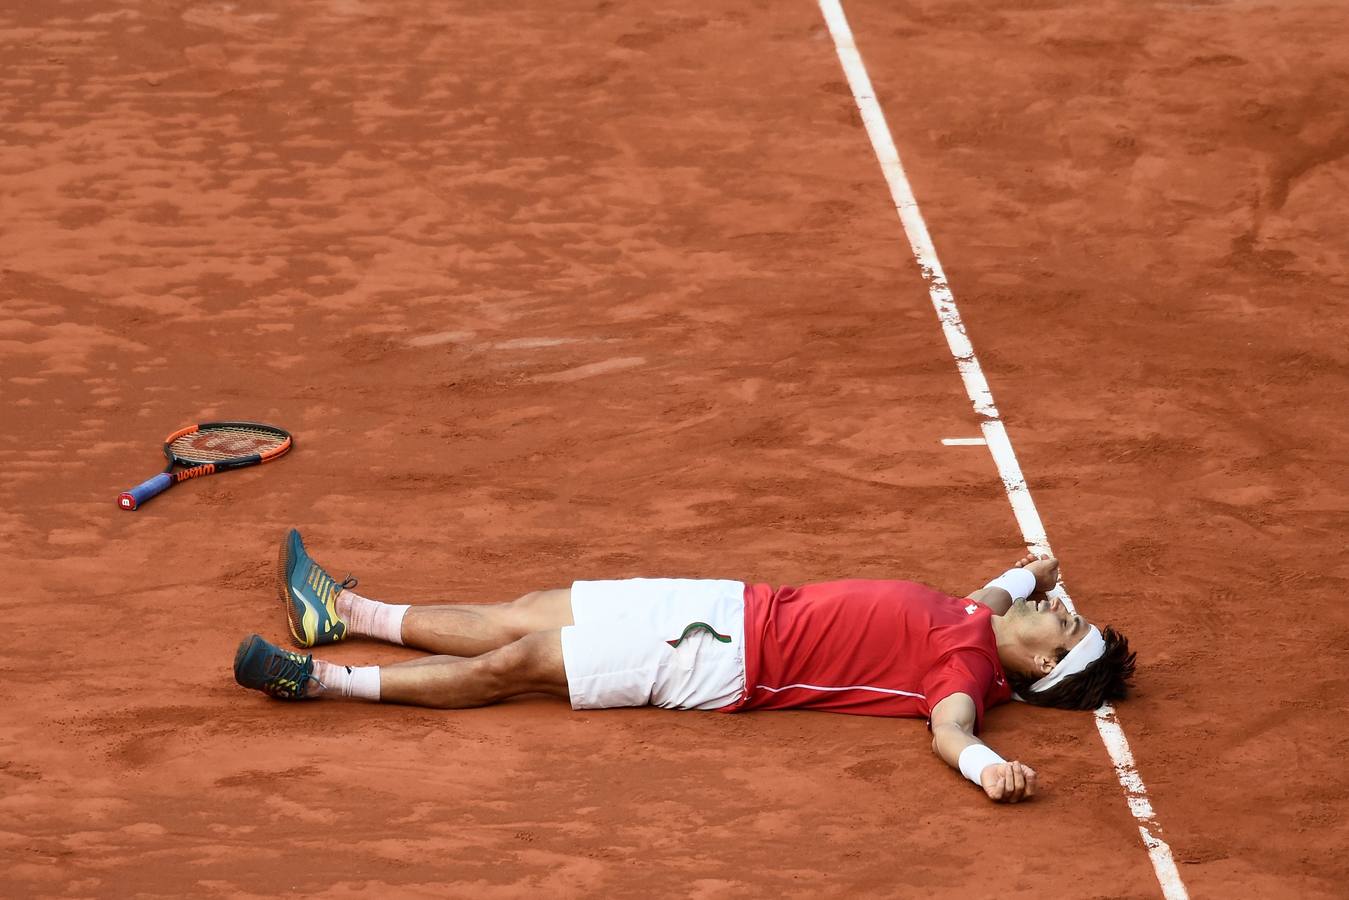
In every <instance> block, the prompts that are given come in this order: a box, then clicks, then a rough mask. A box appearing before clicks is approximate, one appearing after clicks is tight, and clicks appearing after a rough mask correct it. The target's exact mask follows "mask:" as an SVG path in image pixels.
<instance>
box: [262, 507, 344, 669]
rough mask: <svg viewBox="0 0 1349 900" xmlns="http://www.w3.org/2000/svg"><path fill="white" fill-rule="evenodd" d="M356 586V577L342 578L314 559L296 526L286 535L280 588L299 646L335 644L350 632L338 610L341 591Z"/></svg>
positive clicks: (280, 559) (279, 562)
mask: <svg viewBox="0 0 1349 900" xmlns="http://www.w3.org/2000/svg"><path fill="white" fill-rule="evenodd" d="M355 586H356V579H355V578H351V577H348V578H347V579H346V580H344V581H338V580H336V579H335V578H333V577H332V576H331V575H329V574H328V573H327V572H325V571H323V567H322V566H320V565H319V564H318V563H316V562H314V561H313V560H312V559H310V558H309V554H308V553H307V552H305V549H304V541H302V540H300V532H298V531H296V530H295V529H294V528H292V529H291V530H290V533H289V534H287V535H286V536H285V538H284V539H282V541H281V553H280V556H279V557H278V558H277V561H276V590H277V594H278V596H280V598H281V605H282V606H283V607H285V609H286V621H287V622H289V623H290V634H291V637H293V638H294V639H295V643H296V644H297V645H298V646H300V647H314V646H317V645H319V644H332V643H335V642H336V641H340V640H342V639H343V638H345V637H346V636H347V623H346V622H345V621H343V619H342V617H341V616H339V615H338V614H337V595H338V594H340V593H341V592H342V591H343V589H345V588H353V587H355Z"/></svg>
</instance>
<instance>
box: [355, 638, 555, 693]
mask: <svg viewBox="0 0 1349 900" xmlns="http://www.w3.org/2000/svg"><path fill="white" fill-rule="evenodd" d="M412 662H413V664H412V665H409V664H406V663H400V664H398V665H393V666H385V667H382V668H381V669H380V697H379V699H380V702H382V703H405V704H409V705H412V706H429V707H434V708H436V709H464V708H467V707H474V706H486V705H488V704H490V703H496V702H498V701H500V700H504V699H506V698H507V697H514V696H517V695H519V694H531V693H542V694H552V695H554V696H558V697H567V696H568V692H567V673H566V670H565V668H564V667H563V664H562V636H561V632H560V631H559V630H557V629H553V630H550V631H539V632H535V633H533V634H527V635H525V636H524V637H522V638H520V639H519V640H517V641H514V642H512V643H509V644H507V645H506V646H504V647H500V648H498V649H496V650H492V651H490V652H487V653H484V654H483V655H481V656H475V657H469V658H462V657H453V656H432V657H429V658H427V659H419V660H413V661H412Z"/></svg>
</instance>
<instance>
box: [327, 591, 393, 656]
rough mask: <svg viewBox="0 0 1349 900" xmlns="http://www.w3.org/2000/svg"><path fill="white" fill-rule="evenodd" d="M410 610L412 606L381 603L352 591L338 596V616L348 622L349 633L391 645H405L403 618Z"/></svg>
mask: <svg viewBox="0 0 1349 900" xmlns="http://www.w3.org/2000/svg"><path fill="white" fill-rule="evenodd" d="M409 609H411V607H410V606H405V605H404V606H398V605H395V604H392V603H380V602H379V601H378V600H371V599H369V598H368V597H362V596H361V595H360V594H354V593H352V592H351V591H343V592H342V593H340V594H338V595H337V614H338V615H339V616H341V617H342V618H343V619H344V620H346V623H347V631H348V633H350V634H361V635H365V636H366V637H372V638H378V639H379V640H381V641H388V642H389V643H391V644H401V643H403V616H405V615H407V611H408V610H409Z"/></svg>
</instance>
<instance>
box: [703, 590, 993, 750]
mask: <svg viewBox="0 0 1349 900" xmlns="http://www.w3.org/2000/svg"><path fill="white" fill-rule="evenodd" d="M992 615H993V612H992V610H990V609H989V608H988V607H986V606H984V605H983V604H981V603H975V602H974V601H973V600H969V599H959V598H956V597H951V596H949V595H947V594H943V593H942V592H940V591H936V590H933V589H932V588H930V587H927V586H925V585H921V584H915V583H913V582H911V581H862V580H851V581H827V582H821V583H819V584H807V585H802V586H801V587H781V588H778V589H777V590H773V588H772V587H771V586H769V585H766V584H747V585H745V693H744V694H743V695H742V697H741V698H740V700H738V701H737V702H736V703H733V704H731V705H730V706H727V707H723V709H724V710H725V711H726V712H741V711H744V710H750V709H823V710H829V711H831V712H840V713H852V714H854V715H862V716H909V717H914V718H927V717H928V716H931V715H932V707H934V706H936V705H937V704H938V703H940V702H941V701H942V700H943V699H944V698H946V697H949V696H950V695H952V694H958V693H963V694H968V695H969V696H970V697H971V698H973V700H974V707H975V713H976V717H977V718H976V725H975V727H976V728H977V727H979V726H980V725H982V723H983V718H984V710H985V709H986V708H988V707H991V706H995V705H996V704H999V703H1004V702H1006V701H1007V700H1009V699H1011V696H1012V691H1011V688H1010V687H1008V685H1007V677H1006V674H1005V673H1004V672H1003V670H1002V664H1001V663H1000V662H999V661H998V647H997V641H996V639H995V638H994V635H993V626H992V623H991V622H990V621H989V619H990V618H991V616H992Z"/></svg>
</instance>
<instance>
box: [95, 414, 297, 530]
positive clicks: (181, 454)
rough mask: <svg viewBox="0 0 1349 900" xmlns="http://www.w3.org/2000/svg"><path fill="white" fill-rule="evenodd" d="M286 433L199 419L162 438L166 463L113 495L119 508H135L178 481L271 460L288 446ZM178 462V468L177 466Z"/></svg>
mask: <svg viewBox="0 0 1349 900" xmlns="http://www.w3.org/2000/svg"><path fill="white" fill-rule="evenodd" d="M290 445H291V439H290V433H289V432H287V431H285V430H284V429H281V428H277V427H276V426H275V425H262V424H259V423H257V422H202V423H201V424H199V425H189V426H187V427H186V428H182V429H179V430H178V431H175V432H174V433H173V434H171V435H169V436H168V437H167V438H165V439H164V455H165V456H166V457H168V460H169V464H168V466H167V467H166V468H165V469H164V471H163V472H161V473H159V474H158V475H156V476H155V477H154V478H150V479H147V480H145V481H142V482H141V483H140V484H138V485H136V486H135V487H133V488H132V489H131V490H129V491H125V492H123V493H121V494H119V495H118V496H117V505H118V506H120V507H122V509H137V508H139V507H140V505H141V504H142V503H144V502H146V501H147V500H149V499H150V498H151V497H154V496H156V495H157V494H162V493H164V491H167V490H168V489H169V488H170V487H172V486H173V485H175V484H177V483H178V482H180V481H187V480H188V479H189V478H200V477H201V476H203V475H214V474H215V473H216V472H223V471H225V470H226V469H242V468H243V467H244V466H253V465H257V464H258V463H265V462H271V461H272V460H274V459H276V458H277V457H278V456H281V455H282V454H283V453H285V452H286V451H287V450H289V449H290ZM179 466H181V467H182V468H178V467H179Z"/></svg>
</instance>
